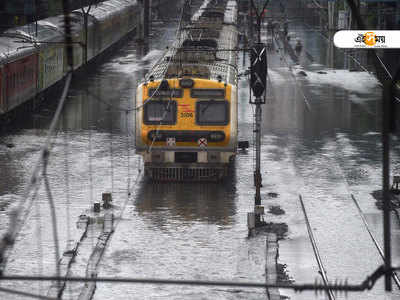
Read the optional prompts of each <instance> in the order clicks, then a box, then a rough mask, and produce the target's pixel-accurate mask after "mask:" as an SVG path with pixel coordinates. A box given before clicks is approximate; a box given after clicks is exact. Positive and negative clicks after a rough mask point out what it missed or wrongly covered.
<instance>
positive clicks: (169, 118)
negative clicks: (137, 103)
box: [144, 100, 176, 125]
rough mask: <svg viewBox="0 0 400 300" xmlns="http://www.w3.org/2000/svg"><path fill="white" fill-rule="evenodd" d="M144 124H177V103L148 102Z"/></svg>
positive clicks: (145, 107) (145, 108)
mask: <svg viewBox="0 0 400 300" xmlns="http://www.w3.org/2000/svg"><path fill="white" fill-rule="evenodd" d="M144 123H145V124H166V125H168V124H175V123H176V101H155V100H150V101H148V102H147V103H146V104H145V106H144Z"/></svg>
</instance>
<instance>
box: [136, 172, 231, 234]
mask: <svg viewBox="0 0 400 300" xmlns="http://www.w3.org/2000/svg"><path fill="white" fill-rule="evenodd" d="M234 180H235V179H232V180H229V181H227V182H223V183H153V182H147V181H144V182H143V183H142V186H141V187H140V189H139V192H138V194H137V196H136V200H135V203H134V204H135V208H136V210H137V211H138V212H139V214H141V215H143V216H147V218H149V219H151V221H152V222H153V223H154V224H155V225H156V226H159V227H163V226H164V225H165V224H166V223H169V222H171V221H172V222H173V220H174V219H175V220H176V219H179V221H200V222H207V223H215V224H217V225H230V224H232V223H233V221H234V218H233V217H234V215H235V213H236V205H235V198H236V188H235V183H234V182H235V181H234Z"/></svg>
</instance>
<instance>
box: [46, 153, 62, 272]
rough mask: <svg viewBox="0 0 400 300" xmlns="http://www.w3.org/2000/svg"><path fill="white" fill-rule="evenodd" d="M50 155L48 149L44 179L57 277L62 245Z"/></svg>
mask: <svg viewBox="0 0 400 300" xmlns="http://www.w3.org/2000/svg"><path fill="white" fill-rule="evenodd" d="M49 155H50V152H49V151H47V152H45V158H44V162H43V179H44V185H45V189H46V193H47V201H48V202H49V206H50V215H51V222H52V229H53V242H54V252H55V261H56V263H55V265H56V274H57V277H60V264H59V262H60V245H59V241H58V230H57V216H56V208H55V206H54V200H53V196H52V194H51V189H50V182H49V178H48V176H47V166H48V160H49Z"/></svg>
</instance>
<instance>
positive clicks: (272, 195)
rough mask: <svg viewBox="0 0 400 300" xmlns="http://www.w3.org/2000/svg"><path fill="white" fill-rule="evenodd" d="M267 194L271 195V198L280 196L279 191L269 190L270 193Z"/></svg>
mask: <svg viewBox="0 0 400 300" xmlns="http://www.w3.org/2000/svg"><path fill="white" fill-rule="evenodd" d="M267 196H268V197H270V198H276V197H278V193H274V192H269V193H268V194H267Z"/></svg>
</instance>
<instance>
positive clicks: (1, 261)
mask: <svg viewBox="0 0 400 300" xmlns="http://www.w3.org/2000/svg"><path fill="white" fill-rule="evenodd" d="M71 78H72V73H68V74H67V78H66V82H65V85H64V89H63V93H62V96H61V98H60V101H59V103H58V107H57V109H56V112H55V114H54V117H53V119H52V122H51V124H50V128H49V130H48V133H47V136H46V140H45V143H44V145H43V146H42V148H41V150H40V155H39V159H38V161H37V162H36V164H35V166H34V168H33V172H32V175H31V177H30V180H29V184H28V186H27V187H26V188H25V189H24V191H23V194H22V196H21V200H20V201H19V204H18V207H17V208H16V209H14V210H13V211H12V212H11V214H10V218H12V219H13V220H12V222H11V223H12V224H14V225H15V226H9V228H8V230H7V232H6V234H5V235H4V236H3V237H2V239H1V241H0V275H1V272H2V271H3V270H4V269H5V267H6V264H7V260H8V257H7V253H6V252H7V250H8V249H9V248H10V247H11V246H12V245H13V244H14V242H15V240H16V238H17V236H18V234H19V232H20V230H21V229H22V226H23V224H24V220H22V219H21V215H22V212H23V208H24V204H25V203H26V201H27V199H28V198H29V194H30V192H31V191H32V189H33V188H35V187H36V186H37V185H38V184H40V182H41V177H40V176H39V175H40V170H41V169H42V167H43V162H44V160H45V159H46V156H47V154H48V152H49V151H50V147H51V141H52V137H53V134H54V132H55V129H56V125H57V123H58V120H59V117H60V114H61V111H62V109H63V106H64V102H65V99H66V96H67V92H68V89H69V86H70V84H71Z"/></svg>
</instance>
